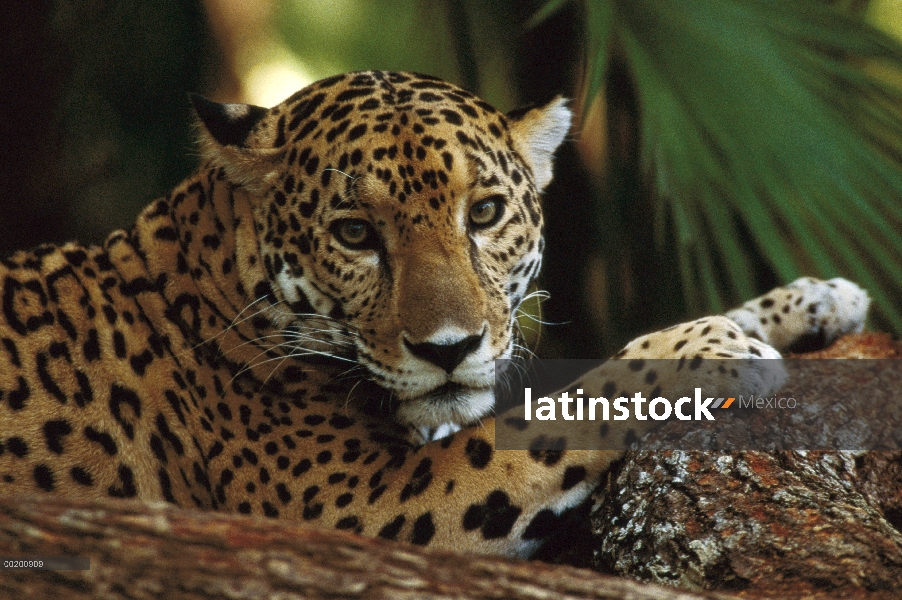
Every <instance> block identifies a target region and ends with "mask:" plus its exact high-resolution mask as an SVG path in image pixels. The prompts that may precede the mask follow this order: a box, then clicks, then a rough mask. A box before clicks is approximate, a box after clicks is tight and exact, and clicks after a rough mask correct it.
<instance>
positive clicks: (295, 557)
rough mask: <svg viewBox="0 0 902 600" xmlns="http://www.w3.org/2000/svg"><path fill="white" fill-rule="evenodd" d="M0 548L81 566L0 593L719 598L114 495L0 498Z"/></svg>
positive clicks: (37, 574)
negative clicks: (78, 560) (84, 562)
mask: <svg viewBox="0 0 902 600" xmlns="http://www.w3.org/2000/svg"><path fill="white" fill-rule="evenodd" d="M0 555H2V556H4V557H9V556H20V557H32V558H35V557H41V556H43V557H49V556H62V555H67V556H73V555H78V556H82V557H89V558H90V561H91V564H90V570H86V571H41V570H31V571H25V570H12V569H7V570H0V598H23V599H24V598H53V599H57V598H65V599H67V600H69V599H76V600H77V599H88V598H103V599H111V598H117V599H119V598H140V599H145V598H147V599H150V598H166V599H167V600H168V599H172V598H190V599H197V600H200V599H213V598H216V599H220V598H232V599H236V598H240V599H242V600H256V599H261V600H262V599H265V598H279V599H284V600H288V599H293V598H335V597H344V598H367V599H371V598H398V599H401V598H513V599H517V598H524V599H525V598H531V599H535V598H607V599H614V598H633V599H636V600H640V599H649V600H651V599H664V600H668V599H673V600H676V599H680V600H700V599H702V598H726V596H722V595H719V594H714V593H703V594H691V593H685V592H681V591H680V590H677V589H675V588H665V587H661V586H658V585H649V584H643V583H638V582H635V581H630V580H628V579H622V578H614V577H610V576H603V575H599V574H597V573H593V572H592V571H588V570H581V569H575V568H572V567H567V566H555V565H547V564H541V563H528V562H525V561H516V560H507V559H502V558H495V557H482V556H475V557H474V556H461V555H455V554H453V553H450V552H440V551H436V550H428V549H423V548H418V547H414V546H409V545H406V544H401V543H395V542H388V541H385V540H379V539H372V538H362V537H359V536H355V535H353V534H349V533H344V532H339V531H333V530H326V529H316V528H312V527H307V526H303V525H299V524H297V523H290V522H284V521H277V520H268V519H263V518H260V517H246V516H242V515H234V514H222V513H210V512H199V511H194V510H186V509H180V508H175V507H172V506H169V505H166V504H163V503H157V504H153V505H147V504H141V503H137V502H127V501H114V500H105V501H102V502H97V503H86V502H73V501H65V500H62V499H59V498H52V497H26V498H11V497H3V498H0Z"/></svg>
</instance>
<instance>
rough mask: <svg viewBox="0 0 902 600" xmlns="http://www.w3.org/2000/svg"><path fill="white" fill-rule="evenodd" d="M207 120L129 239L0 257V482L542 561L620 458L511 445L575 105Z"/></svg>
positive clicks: (625, 432)
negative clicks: (509, 389)
mask: <svg viewBox="0 0 902 600" xmlns="http://www.w3.org/2000/svg"><path fill="white" fill-rule="evenodd" d="M194 103H195V107H196V109H197V113H198V115H199V117H200V127H199V129H200V135H201V144H202V149H203V154H204V156H205V163H204V164H203V166H202V167H201V168H200V169H199V170H198V171H197V172H196V173H195V174H194V175H192V176H191V177H189V178H188V179H187V180H186V181H184V182H183V183H182V184H181V185H179V186H178V187H177V188H176V189H175V190H173V191H172V192H171V193H170V194H168V195H167V196H166V197H165V198H161V199H159V200H157V201H155V202H153V203H152V204H151V205H150V206H148V207H147V209H146V210H144V212H143V213H142V214H141V216H140V217H139V219H138V221H137V223H136V225H135V226H134V227H133V228H132V229H130V230H128V231H117V232H115V233H113V234H112V235H111V236H110V237H109V238H108V239H107V240H106V242H105V243H104V245H103V246H102V247H95V246H92V247H82V246H79V245H77V244H74V243H72V244H66V245H63V246H58V247H57V246H42V247H39V248H37V249H35V250H33V251H30V252H19V253H17V254H14V255H12V256H10V257H8V258H6V259H3V260H2V261H0V303H2V306H0V493H7V494H10V493H23V492H27V493H33V492H47V493H54V494H63V495H66V496H71V497H80V498H105V497H115V498H137V499H141V500H163V501H167V502H171V503H173V504H177V505H181V506H187V507H197V508H201V509H212V510H227V511H237V512H240V513H248V514H256V515H264V516H268V517H280V518H287V519H294V520H298V521H306V522H312V523H317V524H319V525H321V526H325V527H335V528H338V529H344V530H349V531H353V532H357V533H361V534H365V535H371V536H380V537H383V538H387V539H392V540H404V541H407V542H412V543H414V544H421V545H427V544H428V545H435V546H442V547H448V548H457V549H460V550H470V551H481V552H496V553H507V554H528V553H529V552H531V551H532V550H533V549H534V548H535V547H537V546H538V545H539V544H540V543H541V541H542V540H543V539H545V537H547V535H548V534H549V533H550V532H552V531H553V529H554V524H555V523H556V519H557V518H558V515H560V513H561V511H563V510H564V509H566V508H568V507H570V506H573V505H575V504H577V503H579V502H581V501H582V500H583V499H585V497H586V495H587V494H588V492H589V490H590V489H591V487H592V485H593V484H594V483H595V482H597V481H598V479H599V478H600V476H601V475H602V474H603V472H604V471H605V469H607V468H608V465H609V464H610V462H611V461H612V460H614V459H615V458H617V457H618V454H617V453H614V452H577V451H568V450H566V449H563V448H562V449H560V451H557V452H532V453H530V452H513V451H509V452H507V451H498V450H496V449H495V448H494V443H493V439H494V438H493V431H494V420H493V418H492V417H491V416H490V412H491V408H492V403H493V397H492V393H491V389H490V387H491V386H492V384H493V361H494V359H496V358H505V357H510V356H512V355H513V354H514V348H515V336H514V327H513V323H514V321H513V315H514V311H515V310H516V308H517V307H518V305H519V304H520V302H521V300H522V299H523V298H524V296H525V295H526V293H527V290H528V289H529V285H530V283H531V282H532V281H533V279H534V278H535V276H536V274H537V273H538V271H539V268H540V264H541V253H542V247H543V240H542V214H541V210H540V206H539V196H540V193H541V190H542V188H543V187H544V186H545V185H547V184H548V182H549V181H550V178H551V167H552V154H553V152H554V150H555V149H556V148H557V147H558V146H559V144H560V143H561V142H562V140H563V138H564V135H565V134H566V132H567V129H568V127H569V123H570V113H569V111H568V109H567V108H566V105H565V102H564V101H563V100H561V99H557V100H553V101H552V102H551V103H550V104H548V105H547V106H545V107H542V108H538V109H533V110H529V111H521V112H518V113H514V114H511V115H504V114H502V113H500V112H498V111H497V110H495V109H494V108H492V107H491V106H490V105H488V104H487V103H485V102H484V101H482V100H480V99H478V98H476V97H475V96H473V95H472V94H470V93H469V92H467V91H465V90H462V89H460V88H458V87H455V86H453V85H451V84H449V83H446V82H443V81H441V80H438V79H435V78H432V77H426V76H422V75H414V74H406V73H385V72H364V73H352V74H347V75H339V76H337V77H333V78H331V79H328V80H324V81H321V82H319V83H316V84H314V85H312V86H310V87H308V88H306V89H304V90H301V91H300V92H298V93H297V94H295V95H293V96H292V97H291V98H289V99H287V100H286V101H285V102H283V103H282V104H280V105H278V106H276V107H274V108H272V109H264V108H260V107H253V106H246V105H220V104H216V103H213V102H210V101H207V100H204V99H202V98H195V99H194ZM850 285H851V284H850ZM863 301H864V300H863ZM789 304H790V305H791V311H795V310H796V308H795V307H796V306H804V307H805V310H806V311H807V310H809V308H808V306H809V305H808V304H806V303H804V302H803V303H802V304H797V303H795V302H790V303H789ZM819 306H822V307H823V308H826V304H819ZM800 310H801V309H800ZM752 312H753V313H754V312H755V309H754V308H753V309H752ZM844 326H845V325H844ZM775 330H780V328H779V327H776V328H774V327H769V328H768V329H767V330H759V329H755V331H754V333H755V335H757V336H758V337H759V338H760V339H761V340H762V341H756V340H750V339H747V338H746V337H745V335H744V334H743V333H742V332H741V331H740V330H739V329H738V328H737V326H736V325H735V324H733V323H732V322H730V321H728V320H727V319H724V318H712V319H711V320H709V321H707V322H697V323H695V324H690V325H687V326H682V327H681V328H678V329H674V330H672V331H668V332H660V333H657V334H652V335H651V336H646V337H644V338H640V339H639V340H637V341H636V342H634V343H633V344H631V345H630V346H628V347H627V349H625V353H624V356H628V357H636V358H642V357H649V358H654V357H661V356H681V355H685V356H689V357H692V358H695V357H699V358H704V357H708V356H720V355H722V354H724V353H726V354H728V355H730V356H735V357H738V358H755V357H756V356H761V355H764V356H776V354H775V351H774V350H772V349H771V348H769V347H768V346H765V345H764V343H763V342H766V341H768V340H769V339H771V336H773V334H774V331H775ZM759 362H760V361H759ZM754 363H755V361H750V363H749V364H750V366H749V367H748V368H743V369H741V372H739V373H737V375H736V376H735V377H738V378H740V379H742V380H743V381H746V380H755V378H756V377H758V378H759V379H760V369H758V368H757V367H756V366H755V364H754ZM609 368H610V367H602V368H601V369H600V370H598V371H595V372H593V373H590V374H588V375H586V377H585V378H584V379H583V380H582V381H581V384H582V385H584V386H585V387H586V388H587V390H588V389H591V388H598V389H602V388H603V387H604V386H605V385H607V384H608V383H609V382H610V381H611V377H613V376H614V375H615V374H614V373H613V372H611V371H606V370H605V369H609ZM616 376H617V377H618V378H619V379H618V380H617V382H616V383H617V385H621V384H623V385H629V384H631V383H636V382H640V383H641V382H643V381H648V379H649V375H648V373H647V372H645V370H643V369H642V368H639V369H629V370H628V373H625V374H619V375H616ZM715 377H716V375H715ZM624 378H625V379H626V380H624ZM630 378H632V379H633V380H634V381H629V379H630ZM679 378H680V376H678V375H676V374H671V375H667V376H664V377H662V381H663V382H664V384H665V385H671V383H668V382H675V381H676V380H677V379H679ZM776 383H777V382H776V381H771V382H769V384H770V385H776ZM480 419H481V420H480ZM637 434H641V426H640V425H637V424H632V427H625V428H623V429H619V428H618V429H616V430H612V431H610V432H608V433H607V435H620V436H630V435H637ZM430 440H434V441H430Z"/></svg>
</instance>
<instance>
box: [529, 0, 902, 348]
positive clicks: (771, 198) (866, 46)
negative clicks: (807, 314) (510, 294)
mask: <svg viewBox="0 0 902 600" xmlns="http://www.w3.org/2000/svg"><path fill="white" fill-rule="evenodd" d="M561 4H563V2H559V1H551V2H548V3H547V4H546V5H545V7H544V8H543V9H542V11H540V12H539V13H538V14H537V15H536V16H535V17H534V19H533V21H535V22H538V21H539V20H541V19H542V18H544V17H546V16H547V15H548V14H550V13H551V12H553V10H554V9H556V8H559V6H560V5H561ZM585 5H586V17H587V43H588V44H589V45H590V48H589V50H590V56H591V61H590V62H591V66H590V70H589V74H588V75H587V81H588V94H589V95H590V96H591V95H594V94H596V93H598V92H599V90H600V88H601V87H602V85H603V83H604V72H605V68H606V65H607V64H608V63H609V60H610V55H611V53H612V52H617V53H618V55H619V56H618V58H619V59H622V60H623V61H624V62H625V64H626V65H628V69H629V71H630V74H631V77H632V79H633V82H634V85H635V89H636V94H637V98H638V105H639V113H640V115H641V136H642V156H643V159H644V164H645V165H646V167H647V168H648V169H649V172H650V173H651V174H652V177H653V181H654V182H655V187H656V192H657V194H658V196H659V197H660V199H661V201H662V202H665V203H666V206H667V218H657V219H656V223H657V226H658V227H671V228H672V230H671V232H670V233H671V235H670V236H669V238H667V239H673V240H675V241H676V250H677V252H678V264H679V265H680V270H681V279H682V281H683V290H684V297H685V300H686V302H687V305H688V307H689V308H690V309H691V310H694V311H701V310H703V309H704V310H720V309H722V308H724V307H726V306H728V305H730V304H732V303H734V302H736V300H738V299H740V298H748V297H751V296H753V295H754V294H755V293H756V292H757V291H759V290H756V289H755V277H754V273H755V272H756V268H757V267H758V266H757V265H755V264H754V261H755V256H760V257H763V258H764V259H765V260H766V261H767V263H768V264H767V265H766V267H767V268H768V269H770V270H772V271H773V272H774V273H776V275H777V276H778V277H779V278H780V279H782V280H785V281H789V280H791V279H794V278H795V277H798V276H800V275H802V274H810V275H816V276H820V277H833V276H844V277H848V278H849V279H852V280H854V281H856V282H857V283H859V284H860V285H862V286H864V287H865V288H867V289H868V291H869V292H870V294H871V296H872V297H873V298H874V301H875V306H876V313H877V317H878V320H879V324H880V325H881V326H886V327H891V328H892V329H894V330H895V332H896V333H897V334H898V333H902V316H900V313H902V90H900V88H898V87H896V86H895V85H894V83H893V82H894V81H895V82H898V81H900V80H902V79H900V78H899V74H900V73H902V46H900V45H899V44H897V43H896V42H894V41H893V40H892V39H890V38H889V37H888V36H886V35H885V34H883V33H881V32H879V31H877V30H876V29H874V28H873V27H871V26H869V25H867V24H866V23H864V22H863V21H861V20H860V19H858V18H857V17H854V16H851V15H850V14H849V13H848V12H842V11H841V10H839V9H836V8H834V7H831V6H829V5H828V4H826V3H824V2H818V1H814V0H809V1H805V0H793V1H790V0H704V1H703V0H585ZM656 233H657V232H656ZM656 237H657V238H658V239H664V236H661V235H657V236H656ZM717 282H719V283H720V284H722V285H718V284H717Z"/></svg>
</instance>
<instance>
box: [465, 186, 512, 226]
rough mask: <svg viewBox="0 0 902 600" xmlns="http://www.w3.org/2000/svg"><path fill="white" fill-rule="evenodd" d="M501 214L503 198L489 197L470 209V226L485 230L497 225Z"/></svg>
mask: <svg viewBox="0 0 902 600" xmlns="http://www.w3.org/2000/svg"><path fill="white" fill-rule="evenodd" d="M503 214H504V196H502V195H500V194H498V195H495V196H489V197H488V198H485V199H484V200H480V201H479V202H477V203H476V204H474V205H473V206H471V207H470V225H472V226H473V227H475V228H477V229H485V228H486V227H491V226H492V225H494V224H495V223H497V222H498V221H499V220H500V219H501V215H503Z"/></svg>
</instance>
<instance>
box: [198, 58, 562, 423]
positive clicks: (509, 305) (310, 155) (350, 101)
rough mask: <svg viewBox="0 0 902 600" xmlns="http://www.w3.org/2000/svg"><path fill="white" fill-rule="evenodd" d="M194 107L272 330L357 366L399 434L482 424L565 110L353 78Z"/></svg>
mask: <svg viewBox="0 0 902 600" xmlns="http://www.w3.org/2000/svg"><path fill="white" fill-rule="evenodd" d="M195 106H196V108H197V112H198V114H199V115H200V118H201V121H202V123H203V125H204V129H205V132H206V133H205V135H204V136H203V137H204V141H203V145H204V148H205V153H206V156H207V157H208V158H209V159H210V160H211V161H212V162H213V163H214V164H216V165H219V166H222V167H224V168H225V172H226V174H227V177H228V178H229V179H230V180H231V182H232V183H233V184H235V185H238V186H241V187H242V188H244V189H245V190H247V191H248V192H249V197H250V198H251V203H252V205H253V206H252V209H253V214H254V218H255V224H256V231H257V239H258V243H259V248H258V250H257V251H258V252H259V254H260V255H261V256H262V259H263V263H264V265H265V269H266V272H267V274H268V278H269V280H270V283H271V287H272V290H273V293H274V294H275V296H276V297H277V298H278V300H279V301H280V302H279V303H278V304H277V305H276V306H275V307H273V308H274V311H273V312H274V313H276V314H275V316H274V317H273V319H272V320H273V321H274V322H275V323H277V324H278V326H279V327H282V328H292V329H293V330H296V331H297V332H299V333H298V335H300V336H304V335H306V336H308V337H309V338H311V340H312V338H315V341H313V340H312V341H310V342H309V343H310V344H311V347H314V346H316V344H320V346H316V347H318V348H320V349H322V348H323V347H322V344H324V343H325V344H327V346H328V351H329V352H331V353H335V354H340V355H343V356H344V357H349V356H350V357H353V359H354V360H356V361H357V363H358V364H359V365H360V366H361V367H363V368H364V369H365V370H364V371H363V373H364V376H365V377H367V378H369V379H372V380H374V381H376V382H377V383H378V384H379V385H381V386H382V387H384V388H386V389H388V390H390V391H391V392H392V395H393V397H394V398H395V399H397V400H398V401H399V402H398V417H399V419H400V420H402V421H405V422H408V423H410V424H413V425H416V426H420V427H434V426H438V425H441V424H444V423H448V422H452V423H457V424H466V423H471V422H473V421H474V420H476V419H478V418H479V417H481V416H483V415H485V414H486V413H487V412H488V411H489V410H490V409H491V407H492V405H493V401H494V399H493V391H492V388H493V385H494V360H495V359H498V358H508V357H510V356H511V353H512V349H513V345H514V339H515V333H514V329H515V327H514V312H515V309H516V308H517V307H518V305H519V304H520V302H521V301H522V299H523V298H524V296H525V295H526V293H527V290H528V288H529V285H530V283H531V282H532V280H533V278H534V277H535V276H536V274H537V273H538V271H539V267H540V264H541V253H542V247H543V241H542V227H543V225H542V213H541V209H540V203H539V195H540V192H541V191H542V189H543V188H544V187H545V186H546V185H547V184H548V183H549V181H550V180H551V164H552V154H553V153H554V151H555V150H556V149H557V147H558V146H559V145H560V144H561V142H562V141H563V139H564V136H565V135H566V133H567V130H568V129H569V126H570V117H571V114H570V111H569V110H568V109H567V108H566V106H565V102H564V100H562V99H560V98H558V99H555V100H553V101H552V102H551V103H549V104H548V105H547V106H545V107H542V108H537V109H532V110H524V111H518V112H516V113H511V114H508V115H504V114H502V113H501V112H498V111H497V110H495V109H494V108H492V107H491V106H490V105H489V104H487V103H485V102H483V101H482V100H480V99H478V98H476V97H475V96H473V95H472V94H471V93H469V92H467V91H465V90H462V89H460V88H458V87H456V86H454V85H452V84H449V83H446V82H444V81H441V80H438V79H435V78H432V77H426V76H423V75H415V74H410V73H391V72H362V73H352V74H347V75H341V76H338V77H333V78H331V79H328V80H324V81H320V82H319V83H316V84H313V85H311V86H310V87H308V88H305V89H304V90H301V91H300V92H298V93H296V94H294V95H293V96H292V97H290V98H289V99H288V100H286V101H285V102H283V103H282V104H279V105H278V106H275V107H273V108H271V109H264V108H260V107H254V106H248V105H235V104H232V105H220V104H215V103H212V102H209V101H206V100H203V99H199V98H196V99H195ZM314 329H315V330H317V331H316V332H314V331H313V330H314ZM320 330H328V332H329V333H325V334H324V333H322V332H321V331H320Z"/></svg>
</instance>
